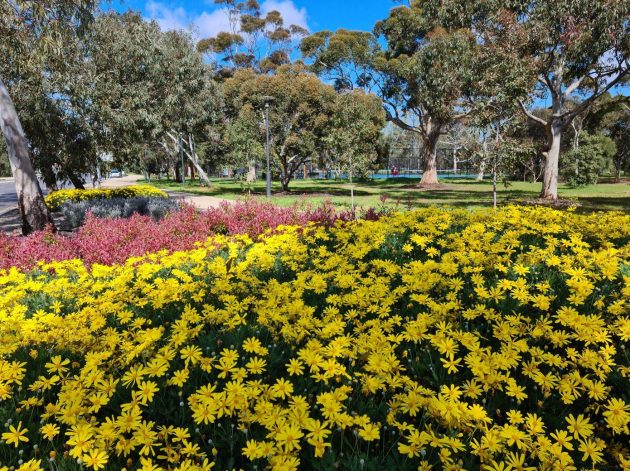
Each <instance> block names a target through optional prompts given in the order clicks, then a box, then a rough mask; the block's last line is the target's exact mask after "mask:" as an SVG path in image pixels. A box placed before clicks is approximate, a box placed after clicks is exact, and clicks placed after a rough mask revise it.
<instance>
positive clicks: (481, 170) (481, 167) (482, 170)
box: [477, 158, 486, 182]
mask: <svg viewBox="0 0 630 471" xmlns="http://www.w3.org/2000/svg"><path fill="white" fill-rule="evenodd" d="M485 173H486V159H485V158H484V159H483V160H482V161H481V162H479V173H477V181H479V182H480V181H482V180H483V176H484V174H485Z"/></svg>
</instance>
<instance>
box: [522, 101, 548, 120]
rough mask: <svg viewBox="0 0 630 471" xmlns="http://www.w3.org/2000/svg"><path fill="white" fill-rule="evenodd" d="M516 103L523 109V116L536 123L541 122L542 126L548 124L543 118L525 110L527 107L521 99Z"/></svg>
mask: <svg viewBox="0 0 630 471" xmlns="http://www.w3.org/2000/svg"><path fill="white" fill-rule="evenodd" d="M518 104H519V105H520V106H521V110H523V113H525V116H527V117H528V118H529V119H531V120H532V121H535V122H536V123H538V124H541V125H543V126H547V125H548V124H549V123H548V122H547V121H545V120H544V119H542V118H539V117H538V116H536V115H533V114H532V113H530V112H529V111H527V108H526V107H525V104H524V103H523V100H518Z"/></svg>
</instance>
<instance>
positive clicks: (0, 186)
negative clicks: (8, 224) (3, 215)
mask: <svg viewBox="0 0 630 471" xmlns="http://www.w3.org/2000/svg"><path fill="white" fill-rule="evenodd" d="M15 207H17V195H16V194H15V183H14V182H13V180H12V179H2V180H0V212H2V211H4V210H5V209H9V208H15Z"/></svg>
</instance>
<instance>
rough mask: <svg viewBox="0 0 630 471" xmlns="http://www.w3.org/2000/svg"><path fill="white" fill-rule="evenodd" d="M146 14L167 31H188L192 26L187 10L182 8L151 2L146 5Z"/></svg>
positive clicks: (150, 0)
mask: <svg viewBox="0 0 630 471" xmlns="http://www.w3.org/2000/svg"><path fill="white" fill-rule="evenodd" d="M145 12H146V14H147V16H148V17H149V18H151V19H152V20H155V21H157V23H158V24H159V25H160V28H162V29H163V30H165V31H167V30H180V29H187V28H188V27H189V26H190V24H191V22H190V19H189V18H188V15H187V13H186V10H184V9H183V8H182V7H178V8H169V7H168V6H167V5H166V4H164V3H160V2H156V1H154V0H149V1H148V2H147V3H146V5H145Z"/></svg>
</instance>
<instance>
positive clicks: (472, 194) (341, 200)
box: [141, 178, 630, 211]
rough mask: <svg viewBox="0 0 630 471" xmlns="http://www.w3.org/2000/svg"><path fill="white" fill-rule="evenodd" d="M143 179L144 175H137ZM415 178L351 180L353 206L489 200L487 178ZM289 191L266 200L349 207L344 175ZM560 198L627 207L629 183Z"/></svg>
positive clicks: (521, 191)
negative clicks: (431, 182)
mask: <svg viewBox="0 0 630 471" xmlns="http://www.w3.org/2000/svg"><path fill="white" fill-rule="evenodd" d="M141 181H142V182H144V183H146V181H145V180H141ZM418 182H419V180H418V179H410V178H405V179H402V178H401V179H389V180H374V181H368V182H360V183H355V184H354V195H355V205H356V206H357V207H363V208H368V207H375V206H381V205H382V204H383V202H382V198H384V197H386V201H385V204H386V205H387V206H398V207H399V208H400V209H406V208H413V207H418V206H428V205H449V206H460V207H461V206H465V207H484V206H486V207H487V206H491V205H492V183H491V182H490V181H482V182H478V181H475V180H469V179H455V178H450V179H444V180H442V182H441V183H442V184H441V185H440V187H439V188H435V189H422V188H418V187H417V184H418ZM151 184H153V185H155V186H157V187H159V188H163V189H167V190H177V191H186V192H189V193H195V194H202V195H209V196H215V197H219V198H224V199H231V200H236V199H242V198H244V197H246V196H247V195H248V194H251V195H252V196H254V197H264V196H265V181H264V180H259V181H257V182H256V183H254V184H253V185H252V187H251V193H248V191H247V189H245V188H243V186H242V184H241V183H240V182H239V181H236V180H233V179H212V186H211V187H210V188H207V187H202V186H200V184H199V182H198V181H194V182H190V181H188V182H186V185H185V186H184V187H182V185H181V184H180V183H174V182H173V181H167V180H159V181H158V180H152V181H151ZM290 187H291V192H289V193H282V192H281V189H280V184H279V183H274V184H273V190H272V191H273V196H272V201H273V202H274V203H275V204H278V205H283V206H288V205H291V204H293V203H295V202H304V201H306V202H309V203H312V204H318V203H321V202H324V201H330V202H332V203H333V204H334V205H336V206H339V207H350V184H349V183H348V182H347V181H344V180H294V181H292V182H291V185H290ZM497 190H498V191H497V193H498V202H499V204H506V203H510V202H518V201H520V200H524V199H531V198H536V197H537V195H538V193H539V191H540V183H529V182H511V183H510V184H509V186H507V187H506V186H505V185H503V184H502V183H500V184H499V185H498V188H497ZM559 195H560V197H561V198H570V199H575V200H576V201H577V202H578V203H579V204H580V209H579V210H582V211H592V210H597V209H605V210H620V211H630V183H629V182H628V181H625V182H621V183H600V184H598V185H592V186H588V187H584V188H569V187H566V186H564V185H560V188H559Z"/></svg>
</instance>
